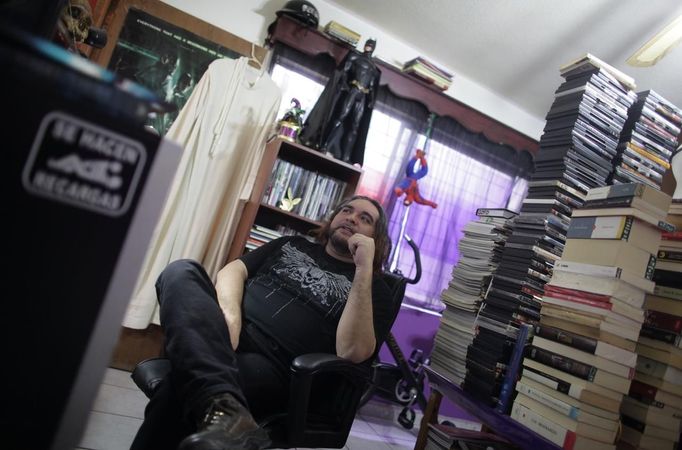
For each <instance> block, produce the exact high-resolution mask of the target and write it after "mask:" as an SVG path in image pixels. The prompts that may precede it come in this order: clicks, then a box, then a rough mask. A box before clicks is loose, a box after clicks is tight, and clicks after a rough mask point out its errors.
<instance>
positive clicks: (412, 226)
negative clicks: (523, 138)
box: [360, 87, 532, 311]
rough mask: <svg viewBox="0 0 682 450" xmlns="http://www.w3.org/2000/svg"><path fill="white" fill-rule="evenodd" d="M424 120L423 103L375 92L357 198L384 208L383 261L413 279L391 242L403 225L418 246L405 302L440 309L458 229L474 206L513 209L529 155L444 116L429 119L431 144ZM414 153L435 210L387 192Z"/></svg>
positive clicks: (402, 245)
mask: <svg viewBox="0 0 682 450" xmlns="http://www.w3.org/2000/svg"><path fill="white" fill-rule="evenodd" d="M428 115H429V113H428V111H427V110H426V108H425V107H423V105H421V104H419V103H418V102H415V101H410V100H404V99H400V98H398V97H397V96H395V95H393V94H392V93H391V92H390V91H389V90H388V89H386V88H384V87H382V89H381V90H380V92H379V95H378V99H377V106H376V108H375V111H374V113H373V115H372V122H371V124H370V132H369V136H370V137H371V138H370V139H368V142H367V149H366V151H365V154H366V156H365V163H364V165H363V167H364V170H365V175H364V176H363V180H362V182H361V185H360V193H364V194H369V195H373V196H374V197H376V198H377V199H378V200H380V201H381V202H382V204H383V205H384V206H385V208H386V211H387V214H388V217H389V233H390V235H391V241H392V242H393V244H394V249H393V252H392V255H391V260H392V261H393V263H394V265H395V268H397V269H398V270H399V271H400V272H402V273H403V275H405V276H407V277H413V276H414V274H415V270H416V266H415V262H414V261H415V260H414V255H413V254H412V250H411V248H410V247H409V246H408V245H407V244H406V242H405V241H404V240H403V241H402V242H399V236H400V232H401V227H402V225H403V221H404V224H405V233H406V234H407V235H408V236H410V237H411V238H412V239H413V240H414V242H415V243H416V244H417V246H418V247H419V250H420V254H421V261H422V278H421V280H420V281H419V283H417V284H415V285H408V287H407V292H406V301H407V302H408V303H411V304H412V305H414V306H419V307H423V308H427V309H430V310H435V311H440V310H442V309H443V304H442V302H441V301H440V293H441V292H442V290H443V289H444V288H445V287H446V286H447V283H448V282H449V281H450V279H451V273H452V268H453V267H454V266H455V264H456V263H457V260H458V259H459V252H458V249H457V243H458V242H459V239H460V238H461V237H462V228H463V227H464V225H466V223H468V222H469V221H471V220H473V219H475V218H476V214H475V213H476V209H477V208H482V207H491V208H492V207H509V208H510V209H514V210H518V209H520V206H521V201H522V199H523V197H525V192H526V189H527V181H526V180H527V179H528V178H529V174H530V172H531V171H532V158H531V157H530V154H525V155H524V152H521V153H519V152H517V151H516V150H514V149H513V148H511V147H509V146H506V145H500V144H497V143H494V142H491V141H490V140H488V139H487V138H486V137H485V136H483V135H482V134H477V133H472V132H470V131H468V130H467V129H466V128H464V127H463V126H461V125H460V124H459V123H457V122H456V121H455V120H453V119H451V118H448V117H438V118H436V120H435V121H434V123H433V129H432V134H431V139H430V140H429V141H428V142H425V140H426V139H425V133H426V129H425V128H426V124H427V121H428ZM425 144H426V148H425ZM417 149H423V150H425V152H426V159H427V163H428V168H429V171H428V174H427V175H426V176H425V177H424V178H422V179H420V180H419V181H418V183H419V191H420V193H421V195H422V197H424V198H425V199H428V200H431V201H434V202H436V203H437V204H438V207H437V208H436V209H433V208H431V207H429V206H426V205H421V204H417V203H413V204H412V205H410V206H405V205H404V204H403V198H404V197H400V198H399V197H397V196H396V195H395V193H394V191H393V189H394V187H395V186H396V185H397V184H398V183H399V182H400V181H401V180H402V179H403V178H404V177H405V175H406V174H405V167H406V165H407V163H408V161H409V160H410V159H411V158H412V157H414V155H415V152H416V150H417ZM377 180H380V181H377Z"/></svg>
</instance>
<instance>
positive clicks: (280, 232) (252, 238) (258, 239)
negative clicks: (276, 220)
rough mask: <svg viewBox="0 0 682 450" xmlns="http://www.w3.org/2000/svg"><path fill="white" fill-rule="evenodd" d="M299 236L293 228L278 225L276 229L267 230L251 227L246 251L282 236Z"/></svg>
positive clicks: (260, 227) (259, 226) (257, 226)
mask: <svg viewBox="0 0 682 450" xmlns="http://www.w3.org/2000/svg"><path fill="white" fill-rule="evenodd" d="M297 234H300V233H299V232H298V231H296V230H294V229H293V228H289V227H287V226H285V225H278V226H277V227H275V228H274V229H273V228H268V227H265V226H262V225H255V224H254V225H253V226H252V227H251V230H250V231H249V237H248V239H247V240H246V251H250V250H253V249H256V248H258V247H260V246H261V245H263V244H267V243H268V242H270V241H272V240H274V239H277V238H280V237H282V236H292V235H297Z"/></svg>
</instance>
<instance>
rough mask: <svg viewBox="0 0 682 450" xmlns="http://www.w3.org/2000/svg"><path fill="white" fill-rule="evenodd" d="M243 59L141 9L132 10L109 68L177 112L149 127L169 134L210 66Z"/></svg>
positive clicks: (152, 121)
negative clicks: (221, 59) (156, 96)
mask: <svg viewBox="0 0 682 450" xmlns="http://www.w3.org/2000/svg"><path fill="white" fill-rule="evenodd" d="M239 56H240V55H239V54H238V53H237V52H235V51H233V50H230V49H228V48H226V47H223V46H222V45H220V44H216V43H215V42H211V41H209V40H207V39H205V38H202V37H200V36H198V35H196V34H194V33H191V32H189V31H187V30H184V29H182V28H180V27H177V26H175V25H172V24H170V23H168V22H166V21H164V20H161V19H159V18H158V17H154V16H153V15H151V14H148V13H146V12H144V11H142V10H139V9H136V8H131V9H130V10H129V11H128V14H127V16H126V19H125V22H124V24H123V28H122V29H121V33H120V35H119V38H118V41H117V42H116V47H115V48H114V51H113V53H112V55H111V59H110V60H109V65H108V69H109V70H111V71H112V72H115V73H117V74H118V75H119V76H122V77H124V78H127V79H130V80H132V81H135V82H137V83H140V84H142V85H143V86H145V87H147V88H148V89H150V90H152V91H153V92H154V93H156V94H157V95H158V96H159V98H160V99H162V100H165V101H166V102H167V103H169V104H171V105H173V106H174V110H173V111H170V112H167V113H163V114H158V115H154V116H151V117H150V118H149V122H148V124H149V125H151V126H152V127H154V129H155V130H156V131H157V132H158V133H159V134H161V135H164V134H166V132H167V131H168V129H169V128H170V126H171V125H172V124H173V121H174V120H175V118H176V117H177V115H178V112H179V111H180V109H182V107H183V106H184V104H185V102H186V101H187V99H188V98H189V96H190V94H191V93H192V90H194V87H195V86H196V84H197V82H198V81H199V80H200V79H201V77H202V75H203V74H204V72H205V71H206V69H207V68H208V65H209V64H210V63H211V62H212V61H214V60H215V59H218V58H232V59H235V58H238V57H239Z"/></svg>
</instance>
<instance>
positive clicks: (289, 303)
mask: <svg viewBox="0 0 682 450" xmlns="http://www.w3.org/2000/svg"><path fill="white" fill-rule="evenodd" d="M240 259H241V261H242V262H243V263H244V264H245V265H246V268H247V270H248V273H249V278H248V279H247V281H246V283H245V286H244V302H243V312H244V318H245V320H246V321H249V322H251V323H253V324H254V325H256V326H257V327H258V328H259V329H260V330H261V332H263V333H264V334H266V335H268V336H269V337H270V338H272V339H273V340H275V341H276V342H278V343H279V345H280V346H281V347H282V349H283V350H284V351H286V352H287V353H289V356H291V357H292V358H293V357H296V356H298V355H302V354H306V353H316V352H323V353H336V328H337V325H338V323H339V318H340V317H341V313H342V312H343V308H344V306H345V304H346V300H347V299H348V293H349V292H350V288H351V284H352V280H353V277H354V275H355V265H354V264H352V263H346V262H343V261H339V260H338V259H335V258H333V257H331V256H330V255H328V254H327V252H326V251H325V250H324V247H323V246H322V245H320V244H317V243H314V242H310V241H308V240H307V239H305V238H303V237H292V236H289V237H283V238H279V239H275V240H274V241H271V242H269V243H267V244H265V245H263V246H261V247H259V248H258V249H255V250H253V251H251V252H249V253H247V254H246V255H244V256H242V257H241V258H240ZM391 301H392V299H391V293H390V290H389V288H388V285H387V284H386V282H385V281H384V280H383V279H381V278H380V277H374V279H373V282H372V311H373V315H374V318H373V319H374V334H375V336H376V338H377V341H378V342H381V340H383V339H384V338H385V336H386V335H387V333H388V331H389V327H390V321H391V319H392V317H391V311H392V306H391Z"/></svg>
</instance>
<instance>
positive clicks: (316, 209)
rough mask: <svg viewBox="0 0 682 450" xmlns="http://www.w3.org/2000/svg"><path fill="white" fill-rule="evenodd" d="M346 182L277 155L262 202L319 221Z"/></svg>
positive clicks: (338, 197) (343, 189)
mask: <svg viewBox="0 0 682 450" xmlns="http://www.w3.org/2000/svg"><path fill="white" fill-rule="evenodd" d="M346 187H347V183H346V182H345V181H342V180H339V179H335V178H332V177H330V176H327V175H324V174H321V173H319V172H315V171H312V170H308V169H305V168H303V167H301V166H297V165H296V164H293V163H291V162H289V161H285V160H283V159H277V161H276V162H275V165H274V167H273V169H272V174H271V175H270V179H269V181H268V184H267V185H266V188H265V191H264V194H263V200H262V203H264V204H266V205H270V206H275V207H279V208H283V209H285V210H287V211H290V212H292V213H294V214H298V215H300V216H303V217H306V218H308V219H311V220H315V221H319V220H322V219H323V218H324V215H325V214H326V213H327V212H328V211H329V210H330V209H331V208H332V207H333V206H334V205H336V204H337V203H338V202H339V200H341V198H342V197H343V195H344V192H345V190H346Z"/></svg>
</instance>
